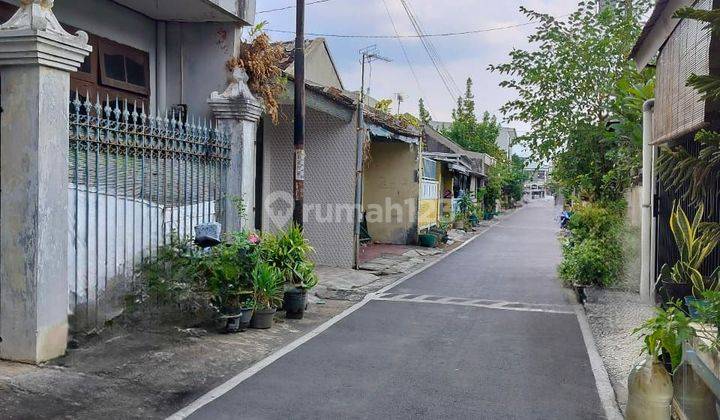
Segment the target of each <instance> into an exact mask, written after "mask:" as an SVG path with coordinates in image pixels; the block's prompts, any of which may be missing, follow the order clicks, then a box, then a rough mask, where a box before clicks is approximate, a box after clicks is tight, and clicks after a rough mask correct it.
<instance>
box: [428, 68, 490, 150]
mask: <svg viewBox="0 0 720 420" xmlns="http://www.w3.org/2000/svg"><path fill="white" fill-rule="evenodd" d="M442 134H443V135H445V136H446V137H447V138H449V139H450V140H452V141H454V142H455V143H457V144H458V145H460V146H461V147H462V148H464V149H466V150H469V151H472V152H480V153H487V154H488V155H491V156H494V157H500V156H501V155H502V152H501V151H500V148H498V146H497V144H495V141H496V140H497V137H498V134H500V124H499V123H498V122H497V118H495V116H493V115H490V113H489V112H487V111H486V112H484V113H483V117H482V120H480V121H478V120H477V116H476V115H475V97H474V95H473V93H472V79H470V78H468V79H467V83H466V89H465V96H464V97H459V98H458V101H457V107H456V108H455V109H454V110H453V112H452V124H451V125H450V127H449V128H448V129H446V130H443V132H442Z"/></svg>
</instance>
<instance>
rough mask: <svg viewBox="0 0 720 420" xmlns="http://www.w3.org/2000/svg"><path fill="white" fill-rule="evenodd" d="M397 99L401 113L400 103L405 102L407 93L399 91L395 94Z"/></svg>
mask: <svg viewBox="0 0 720 420" xmlns="http://www.w3.org/2000/svg"><path fill="white" fill-rule="evenodd" d="M395 99H396V100H397V115H400V104H402V103H403V102H405V95H403V94H402V93H400V92H398V93H396V94H395Z"/></svg>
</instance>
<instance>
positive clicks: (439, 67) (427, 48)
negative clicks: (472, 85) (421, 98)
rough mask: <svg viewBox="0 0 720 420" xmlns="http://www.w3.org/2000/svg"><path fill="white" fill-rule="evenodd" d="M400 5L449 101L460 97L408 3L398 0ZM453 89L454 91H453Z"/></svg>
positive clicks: (451, 78) (452, 80) (455, 85)
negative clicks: (448, 95) (447, 94)
mask: <svg viewBox="0 0 720 420" xmlns="http://www.w3.org/2000/svg"><path fill="white" fill-rule="evenodd" d="M400 3H401V4H402V6H403V9H405V13H406V14H407V15H408V19H410V23H411V24H412V26H413V29H415V33H416V34H417V35H418V37H419V38H420V43H421V44H422V46H423V48H424V49H425V52H426V53H427V55H428V57H429V58H430V61H431V62H432V65H433V67H435V71H437V74H438V76H440V80H441V81H442V82H443V85H445V88H446V89H447V91H448V93H449V94H450V98H451V100H454V99H455V98H456V97H458V96H460V90H459V89H458V87H457V84H456V83H455V80H454V79H453V77H452V75H451V74H450V72H449V71H448V70H447V68H446V67H445V63H444V62H443V61H442V58H441V57H440V54H438V52H437V49H436V48H435V45H433V43H432V42H431V41H430V39H429V38H427V37H425V36H424V35H425V31H424V30H423V29H422V26H421V25H420V21H419V20H418V19H417V17H416V16H415V13H414V12H413V11H412V9H411V7H410V5H409V4H408V2H407V1H406V0H400ZM453 88H454V89H455V90H454V91H453Z"/></svg>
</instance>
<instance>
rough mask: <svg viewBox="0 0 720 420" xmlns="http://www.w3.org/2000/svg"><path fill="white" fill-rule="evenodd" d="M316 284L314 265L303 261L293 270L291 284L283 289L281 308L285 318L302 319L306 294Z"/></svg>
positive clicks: (305, 304)
mask: <svg viewBox="0 0 720 420" xmlns="http://www.w3.org/2000/svg"><path fill="white" fill-rule="evenodd" d="M317 284H318V276H317V274H316V273H315V264H313V263H312V262H310V261H305V262H302V263H300V264H298V265H297V267H295V269H294V270H293V282H292V283H290V284H288V285H287V286H286V288H285V295H284V296H283V308H284V309H285V317H286V318H290V319H302V318H303V316H304V315H305V309H307V292H308V290H310V289H312V288H313V287H315V286H317Z"/></svg>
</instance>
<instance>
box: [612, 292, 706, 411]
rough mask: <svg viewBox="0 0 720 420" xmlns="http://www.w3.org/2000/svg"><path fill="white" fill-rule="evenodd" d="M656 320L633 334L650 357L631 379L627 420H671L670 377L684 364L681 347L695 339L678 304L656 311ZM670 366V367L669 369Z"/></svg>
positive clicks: (638, 366) (631, 373) (633, 372)
mask: <svg viewBox="0 0 720 420" xmlns="http://www.w3.org/2000/svg"><path fill="white" fill-rule="evenodd" d="M656 311H657V313H656V315H655V317H653V318H651V319H649V320H647V321H645V323H644V324H643V325H642V326H640V327H639V328H637V329H636V330H635V331H633V333H634V334H640V335H641V337H642V339H643V352H644V353H647V357H646V358H645V359H644V360H642V361H640V362H638V363H637V365H636V366H635V367H634V368H633V370H632V371H631V372H630V375H629V377H628V404H627V409H626V413H625V415H626V419H628V420H640V419H667V420H669V419H670V404H671V402H672V397H673V387H672V378H671V376H670V373H671V372H673V371H674V370H675V369H677V367H678V366H679V365H680V362H681V361H682V345H683V343H684V342H685V341H687V340H689V339H690V338H692V337H693V336H694V335H695V330H694V329H693V327H692V326H691V325H690V318H688V316H687V315H685V313H684V312H683V311H682V308H681V307H680V305H679V304H678V303H677V302H673V303H672V304H671V305H670V306H669V307H668V308H667V309H662V308H657V309H656ZM668 365H669V366H668Z"/></svg>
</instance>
